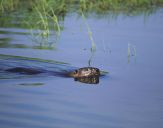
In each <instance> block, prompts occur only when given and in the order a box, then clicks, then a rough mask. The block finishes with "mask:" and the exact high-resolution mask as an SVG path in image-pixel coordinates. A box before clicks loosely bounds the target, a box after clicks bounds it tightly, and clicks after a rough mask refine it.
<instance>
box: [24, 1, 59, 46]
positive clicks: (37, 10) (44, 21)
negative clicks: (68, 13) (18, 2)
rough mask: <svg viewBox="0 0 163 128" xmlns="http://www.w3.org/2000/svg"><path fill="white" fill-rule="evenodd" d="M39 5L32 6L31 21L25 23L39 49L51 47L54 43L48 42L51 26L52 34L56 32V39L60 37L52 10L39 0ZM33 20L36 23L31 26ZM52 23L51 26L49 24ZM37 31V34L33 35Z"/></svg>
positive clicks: (56, 19)
mask: <svg viewBox="0 0 163 128" xmlns="http://www.w3.org/2000/svg"><path fill="white" fill-rule="evenodd" d="M40 1H42V2H41V3H40ZM40 1H39V3H37V2H36V3H35V4H34V5H33V8H32V9H33V12H34V13H33V15H32V17H31V18H32V19H30V21H28V22H27V24H29V26H30V28H31V35H32V38H33V40H34V41H35V42H37V43H38V44H39V45H40V47H42V48H46V47H50V48H51V47H52V46H54V43H55V41H54V40H53V42H52V41H51V40H50V35H52V30H51V26H53V32H56V36H53V37H55V38H56V39H57V38H58V37H59V36H60V31H61V30H60V25H59V22H58V18H57V16H56V15H55V13H54V10H53V8H52V7H51V6H50V5H49V4H48V3H47V2H46V0H40ZM33 18H35V20H36V22H35V23H34V24H33V22H31V21H33V20H34V19H33ZM31 23H32V24H31ZM51 23H52V24H51ZM36 31H37V33H38V34H35V32H36Z"/></svg>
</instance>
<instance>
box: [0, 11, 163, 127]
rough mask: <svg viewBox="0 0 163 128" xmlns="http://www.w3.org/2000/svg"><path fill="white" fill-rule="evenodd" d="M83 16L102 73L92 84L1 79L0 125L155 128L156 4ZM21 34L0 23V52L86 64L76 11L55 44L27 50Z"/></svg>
mask: <svg viewBox="0 0 163 128" xmlns="http://www.w3.org/2000/svg"><path fill="white" fill-rule="evenodd" d="M87 22H88V24H89V26H90V28H91V31H92V34H93V38H94V40H95V43H96V48H97V50H96V52H95V53H94V55H93V57H92V59H91V66H94V67H98V68H100V69H101V70H105V71H109V74H108V75H107V76H105V77H102V78H100V82H99V84H95V85H94V84H93V85H92V84H91V85H90V84H84V83H80V82H78V81H74V80H73V79H72V78H64V77H56V76H38V77H24V78H21V79H19V78H12V77H10V78H12V79H1V80H0V108H1V109H0V127H3V128H22V127H23V128H29V127H31V128H65V127H66V128H76V127H78V128H80V127H81V128H83V127H85V128H108V127H109V128H162V127H163V123H162V122H163V110H162V108H163V93H162V92H163V81H162V77H163V70H162V69H163V59H162V54H163V50H162V49H163V36H162V34H163V25H162V23H163V10H162V9H159V10H157V11H156V12H155V13H153V14H151V15H149V16H148V17H145V16H144V15H139V16H125V15H123V14H120V15H118V16H117V17H116V19H111V18H110V17H109V15H108V16H107V15H105V16H103V17H98V16H96V15H92V16H90V17H88V18H87ZM23 32H27V30H26V29H20V28H0V42H3V43H4V42H5V41H6V43H8V45H1V48H0V54H5V55H16V56H23V57H29V58H32V57H33V58H41V59H43V60H45V59H46V60H47V59H48V60H55V61H59V62H66V63H69V64H70V65H71V66H72V67H85V66H88V63H89V60H90V57H91V51H90V48H91V42H90V39H89V36H88V33H87V29H86V26H85V24H84V22H83V20H82V18H81V17H79V16H78V15H77V14H68V15H67V16H66V17H65V21H64V30H63V31H62V33H61V37H60V39H59V42H58V43H57V46H56V47H57V48H56V49H55V50H40V49H33V48H32V46H33V42H32V41H31V40H30V38H28V37H29V36H30V34H21V33H23ZM128 44H129V45H130V51H131V54H130V55H131V56H128V55H129V53H128ZM20 45H23V46H26V47H24V48H20V47H17V46H20ZM134 48H135V49H136V51H134ZM3 62H4V61H3ZM18 62H19V61H18ZM1 64H2V63H1ZM18 64H19V63H18ZM26 64H27V63H25V65H26ZM32 64H36V65H35V66H41V67H42V68H44V67H47V65H46V66H44V65H40V62H39V65H38V64H37V63H29V64H28V65H32ZM42 64H43V63H42ZM7 65H8V64H7ZM10 65H11V66H13V64H12V63H11V64H10ZM66 69H67V68H66ZM18 76H19V75H18Z"/></svg>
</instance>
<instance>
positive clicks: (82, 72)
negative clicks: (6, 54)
mask: <svg viewBox="0 0 163 128" xmlns="http://www.w3.org/2000/svg"><path fill="white" fill-rule="evenodd" d="M6 71H8V72H15V73H22V74H27V75H35V74H40V73H50V74H57V72H52V71H46V70H39V69H34V68H25V67H15V68H10V69H7V70H6ZM58 74H59V73H58ZM60 75H61V73H60ZM62 75H65V76H69V77H73V78H81V77H93V76H100V70H99V69H98V68H94V67H84V68H79V69H77V70H75V71H70V72H65V73H62Z"/></svg>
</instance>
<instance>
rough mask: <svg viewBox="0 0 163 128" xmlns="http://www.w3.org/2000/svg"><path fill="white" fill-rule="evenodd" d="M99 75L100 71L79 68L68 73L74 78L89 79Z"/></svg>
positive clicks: (90, 68)
mask: <svg viewBox="0 0 163 128" xmlns="http://www.w3.org/2000/svg"><path fill="white" fill-rule="evenodd" d="M99 75H100V70H99V69H98V68H94V67H84V68H79V69H77V70H75V71H73V72H71V73H70V76H71V77H74V78H79V77H91V76H99Z"/></svg>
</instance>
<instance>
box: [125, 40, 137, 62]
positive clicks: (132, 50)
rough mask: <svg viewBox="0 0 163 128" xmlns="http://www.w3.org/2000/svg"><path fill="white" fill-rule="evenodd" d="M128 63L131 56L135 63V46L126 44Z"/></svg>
mask: <svg viewBox="0 0 163 128" xmlns="http://www.w3.org/2000/svg"><path fill="white" fill-rule="evenodd" d="M127 51H128V63H130V59H131V56H133V57H134V60H135V62H136V46H135V45H133V44H130V43H128V50H127Z"/></svg>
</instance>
